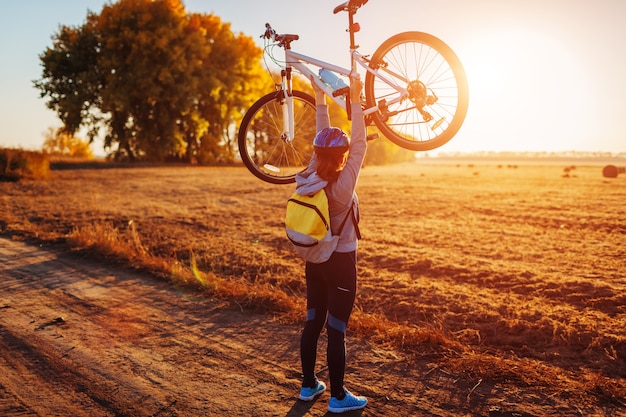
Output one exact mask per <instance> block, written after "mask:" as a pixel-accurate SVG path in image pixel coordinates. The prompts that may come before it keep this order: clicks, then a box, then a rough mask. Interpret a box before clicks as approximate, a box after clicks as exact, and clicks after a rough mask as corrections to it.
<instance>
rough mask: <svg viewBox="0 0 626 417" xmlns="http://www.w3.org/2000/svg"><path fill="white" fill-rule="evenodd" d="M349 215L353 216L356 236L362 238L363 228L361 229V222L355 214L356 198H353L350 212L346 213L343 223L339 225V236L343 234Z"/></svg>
mask: <svg viewBox="0 0 626 417" xmlns="http://www.w3.org/2000/svg"><path fill="white" fill-rule="evenodd" d="M348 217H352V224H354V231H355V232H356V238H357V239H361V230H359V222H357V221H356V216H355V215H354V200H352V204H351V205H350V209H349V211H348V213H346V217H344V218H343V221H342V222H341V225H340V226H339V232H337V236H339V235H341V232H342V231H343V227H344V226H345V225H346V221H347V220H348Z"/></svg>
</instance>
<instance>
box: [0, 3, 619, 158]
mask: <svg viewBox="0 0 626 417" xmlns="http://www.w3.org/2000/svg"><path fill="white" fill-rule="evenodd" d="M340 2H341V1H339V0H316V1H293V0H266V1H258V0H212V1H211V0H187V1H185V5H186V8H187V10H188V11H190V12H205V13H214V14H216V15H217V16H219V17H221V19H222V20H223V21H225V22H230V23H231V25H232V29H233V31H235V32H243V33H244V34H246V35H248V36H251V37H253V38H254V39H255V40H256V41H257V42H258V43H259V45H261V43H260V42H261V40H260V39H259V35H260V34H261V33H262V31H263V28H264V24H265V23H266V22H269V23H271V24H272V26H273V27H274V28H275V29H276V30H277V31H279V32H289V33H298V34H299V35H300V39H301V40H300V41H298V42H297V43H296V44H294V49H296V50H298V51H299V52H301V53H304V54H307V55H312V56H315V57H318V58H321V59H324V60H327V61H331V62H334V63H337V64H340V65H343V66H346V65H348V61H347V60H348V50H347V34H346V33H345V29H346V26H347V24H346V17H345V15H344V14H340V15H333V14H332V9H333V8H334V7H335V6H336V5H338V4H339V3H340ZM105 3H106V2H105V1H103V0H56V1H50V0H24V1H19V2H18V1H10V2H9V1H3V2H2V3H1V4H0V54H1V55H0V56H2V60H1V61H2V64H0V91H1V92H2V94H1V96H0V125H1V126H2V130H1V132H0V146H8V147H23V148H26V149H39V148H40V147H41V144H42V143H43V132H44V131H46V130H47V129H48V128H49V127H57V126H59V124H60V122H59V121H58V119H57V118H56V115H55V114H54V113H53V112H52V111H50V110H48V109H47V108H46V106H45V102H44V100H42V99H40V98H39V92H38V90H36V89H35V88H33V86H32V80H34V79H37V78H39V77H40V76H41V67H40V64H39V58H38V55H39V54H41V53H42V52H43V51H44V50H45V48H46V47H48V46H51V36H52V34H54V33H55V32H56V31H57V30H58V27H59V25H61V24H63V25H70V26H76V25H81V24H83V23H84V21H85V17H86V15H87V10H88V9H89V10H91V11H94V12H96V13H99V12H100V11H101V9H102V6H103V5H104V4H105ZM624 19H626V1H616V0H593V1H591V0H548V1H545V0H472V1H468V0H430V1H426V0H424V1H422V0H384V1H383V0H370V1H369V3H368V4H366V5H365V6H364V7H363V8H362V9H361V10H360V11H359V13H358V14H357V21H358V22H360V24H361V27H362V31H361V33H359V34H358V38H357V40H358V43H359V44H360V45H361V52H363V53H373V52H374V50H375V49H376V47H377V46H378V45H379V44H380V43H382V42H383V41H384V40H385V39H387V38H388V37H390V36H391V35H393V34H395V33H398V32H401V31H409V30H412V31H423V32H428V33H431V34H433V35H435V36H437V37H439V38H441V39H442V40H443V41H444V42H446V43H447V44H448V45H450V47H451V48H452V49H453V50H454V51H455V52H456V53H457V55H458V56H459V58H460V59H461V62H462V63H463V64H464V66H465V70H466V72H467V76H468V80H469V86H470V107H469V111H468V114H467V118H466V121H465V124H464V125H463V127H462V128H461V131H460V132H459V134H458V135H457V136H456V137H455V138H453V139H452V141H451V142H450V143H448V144H446V145H445V146H443V147H442V148H440V150H441V151H444V152H453V151H481V150H493V151H570V150H578V151H605V152H614V153H617V152H626V134H625V133H624V132H625V127H624V119H626V48H625V47H624V45H623V42H624V41H625V40H626V25H624ZM94 150H95V151H96V153H102V149H97V147H96V149H94Z"/></svg>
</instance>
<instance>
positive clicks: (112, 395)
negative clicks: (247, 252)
mask: <svg viewBox="0 0 626 417" xmlns="http://www.w3.org/2000/svg"><path fill="white" fill-rule="evenodd" d="M0 261H1V262H0V369H2V372H0V415H2V416H30V415H37V416H304V415H307V416H309V415H310V416H319V415H324V414H325V413H326V400H327V398H322V399H320V400H319V401H318V402H316V403H314V404H313V405H311V404H306V403H302V402H298V401H296V400H295V393H296V392H297V390H298V387H299V376H298V371H297V368H298V366H299V362H298V356H297V355H298V353H297V352H298V329H296V328H294V327H287V326H284V325H280V324H278V323H276V322H273V321H272V320H271V319H268V318H267V317H265V316H259V315H249V314H245V313H242V312H240V311H234V310H232V309H227V308H224V306H222V305H219V304H218V303H216V302H213V301H211V300H207V299H205V298H199V297H195V296H194V294H192V293H185V292H183V291H180V290H177V289H176V288H174V287H172V285H171V284H169V283H167V282H164V281H161V280H158V279H156V278H153V277H150V276H146V275H143V274H140V273H137V272H134V271H129V270H126V269H122V268H116V267H109V266H107V265H102V264H97V263H93V262H89V261H86V260H84V259H80V258H77V257H75V256H70V255H67V254H63V253H60V252H58V251H55V250H46V249H42V248H39V247H36V246H30V245H28V244H26V243H22V242H16V241H11V240H7V239H0ZM371 354H373V353H372V352H371V351H370V352H368V353H364V354H363V355H371ZM382 355H384V352H382V351H380V352H378V356H379V358H378V360H379V361H383V360H384V361H385V362H387V359H389V358H383V357H382ZM359 356H360V354H356V357H354V356H353V360H354V361H355V362H358V361H360V360H365V358H359ZM321 357H323V356H321ZM367 360H370V358H368V359H367ZM351 371H352V372H353V376H352V378H351V379H352V381H353V385H352V386H353V387H354V389H355V391H357V392H363V393H364V394H369V395H370V396H371V395H372V394H374V395H380V394H376V393H375V392H372V391H371V390H369V391H368V390H365V389H364V387H362V383H360V382H359V381H360V380H361V378H362V376H361V375H360V374H359V373H358V371H356V370H352V369H351ZM321 375H322V376H325V372H322V373H321ZM360 385H361V386H360ZM361 388H363V389H361ZM383 388H384V387H383ZM364 391H365V392H364ZM384 397H385V396H384V394H383V395H382V398H384ZM371 400H372V401H373V404H372V406H371V407H370V409H369V410H368V411H367V412H366V413H364V414H363V415H388V414H386V413H387V412H391V410H390V409H389V408H387V411H384V410H383V409H382V408H381V407H383V408H386V407H388V406H390V405H391V404H390V401H389V400H385V401H384V404H383V403H381V404H380V405H379V406H376V405H375V404H376V402H377V401H380V398H371ZM377 409H378V410H379V411H377Z"/></svg>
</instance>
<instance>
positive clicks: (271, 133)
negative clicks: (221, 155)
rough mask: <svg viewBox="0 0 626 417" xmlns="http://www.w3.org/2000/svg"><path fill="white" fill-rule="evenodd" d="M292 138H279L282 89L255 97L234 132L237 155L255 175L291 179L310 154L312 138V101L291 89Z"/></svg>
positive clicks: (279, 181)
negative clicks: (293, 131) (235, 133)
mask: <svg viewBox="0 0 626 417" xmlns="http://www.w3.org/2000/svg"><path fill="white" fill-rule="evenodd" d="M292 93H293V99H294V129H295V137H294V139H293V140H291V141H289V142H288V141H287V140H285V139H284V138H283V135H282V127H283V111H282V106H283V105H284V92H282V91H276V92H273V93H270V94H267V95H265V96H263V97H261V98H260V99H258V100H257V101H256V102H255V103H254V104H253V105H252V106H251V107H250V108H249V109H248V111H247V112H246V114H245V115H244V117H243V119H242V121H241V125H240V127H239V134H238V139H237V140H238V146H239V155H240V156H241V160H242V162H243V164H244V165H245V166H246V168H248V170H249V171H250V172H251V173H252V174H254V175H255V176H256V177H257V178H259V179H261V180H263V181H266V182H269V183H271V184H290V183H293V182H295V179H296V174H297V173H298V172H300V171H302V170H303V169H305V168H306V167H307V166H308V164H309V162H310V160H311V156H312V154H313V138H314V137H315V132H316V126H315V121H316V120H315V100H314V99H313V97H311V96H310V95H308V94H306V93H304V92H302V91H296V90H294V91H293V92H292Z"/></svg>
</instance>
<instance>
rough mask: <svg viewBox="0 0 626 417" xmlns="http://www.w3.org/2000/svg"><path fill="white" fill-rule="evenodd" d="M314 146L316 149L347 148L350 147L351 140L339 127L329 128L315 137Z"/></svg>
mask: <svg viewBox="0 0 626 417" xmlns="http://www.w3.org/2000/svg"><path fill="white" fill-rule="evenodd" d="M313 146H315V147H316V148H346V150H347V148H348V147H349V146H350V138H349V137H348V135H347V134H346V132H344V131H343V130H341V129H339V128H338V127H327V128H324V129H322V130H320V131H319V132H317V135H315V139H313Z"/></svg>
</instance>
